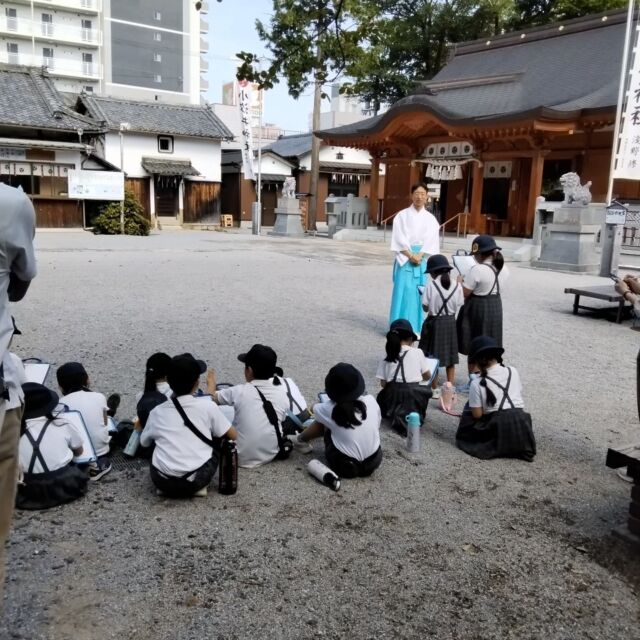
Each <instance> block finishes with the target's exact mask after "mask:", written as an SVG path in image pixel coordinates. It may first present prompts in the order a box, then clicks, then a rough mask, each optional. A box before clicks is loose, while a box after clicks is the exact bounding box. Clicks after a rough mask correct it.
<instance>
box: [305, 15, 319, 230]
mask: <svg viewBox="0 0 640 640" xmlns="http://www.w3.org/2000/svg"><path fill="white" fill-rule="evenodd" d="M321 27H322V23H321V21H320V20H318V24H317V29H318V33H319V32H320V29H321ZM321 65H322V50H321V49H320V41H319V38H318V42H317V44H316V70H315V79H314V91H313V116H312V118H311V183H310V186H309V191H310V192H311V196H310V197H309V211H308V212H307V215H308V218H307V220H308V227H309V229H308V230H309V231H315V230H316V211H317V207H318V183H319V182H320V138H318V137H317V136H316V135H315V132H316V131H317V130H318V129H319V128H320V109H321V107H322V77H321V74H320V68H321Z"/></svg>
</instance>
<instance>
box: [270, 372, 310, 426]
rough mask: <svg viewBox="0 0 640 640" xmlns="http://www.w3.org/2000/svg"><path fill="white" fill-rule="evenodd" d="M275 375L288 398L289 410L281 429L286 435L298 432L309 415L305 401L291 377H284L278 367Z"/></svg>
mask: <svg viewBox="0 0 640 640" xmlns="http://www.w3.org/2000/svg"><path fill="white" fill-rule="evenodd" d="M276 375H277V376H279V377H280V379H281V380H282V382H283V383H284V386H285V389H286V391H287V398H289V411H287V417H286V418H285V420H284V422H283V423H282V429H283V431H284V434H285V435H286V436H290V435H292V434H294V433H299V432H300V431H302V429H303V428H304V427H303V426H302V425H303V424H304V423H305V422H306V421H307V420H308V419H309V418H310V417H311V413H309V409H308V408H307V401H306V400H305V399H304V396H303V395H302V392H301V391H300V389H299V388H298V385H297V384H296V383H295V382H294V381H293V380H292V379H291V378H285V377H284V372H283V371H282V369H281V368H280V367H276Z"/></svg>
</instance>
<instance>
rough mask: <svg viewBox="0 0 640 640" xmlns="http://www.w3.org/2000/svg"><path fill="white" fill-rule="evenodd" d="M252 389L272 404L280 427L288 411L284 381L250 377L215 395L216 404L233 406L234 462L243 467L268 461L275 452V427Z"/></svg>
mask: <svg viewBox="0 0 640 640" xmlns="http://www.w3.org/2000/svg"><path fill="white" fill-rule="evenodd" d="M256 388H257V389H260V391H261V392H262V393H263V394H264V397H265V398H266V399H267V400H269V402H271V404H272V405H273V408H274V409H275V411H276V415H277V416H278V423H279V425H278V426H279V428H280V429H281V427H280V425H281V424H282V421H283V420H284V419H285V417H286V415H287V411H288V410H289V398H288V397H287V392H286V388H285V386H284V384H279V385H274V384H273V381H272V380H252V381H251V382H247V383H245V384H238V385H235V386H233V387H229V388H228V389H221V390H220V391H218V392H217V394H216V395H217V398H218V402H219V403H220V404H222V405H225V404H226V405H232V406H233V409H234V411H235V416H234V419H233V424H234V426H235V428H236V430H237V432H238V440H237V445H238V464H239V465H240V466H241V467H247V468H253V467H258V466H260V465H261V464H265V463H267V462H271V461H272V460H273V459H274V458H275V457H276V455H277V453H278V437H277V435H276V431H275V428H274V427H273V425H272V424H271V423H270V422H269V419H268V418H267V414H266V413H265V410H264V406H263V404H262V400H261V399H260V395H259V394H258V392H257V390H256ZM280 433H282V430H281V431H280Z"/></svg>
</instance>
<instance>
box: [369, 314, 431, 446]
mask: <svg viewBox="0 0 640 640" xmlns="http://www.w3.org/2000/svg"><path fill="white" fill-rule="evenodd" d="M417 339H418V337H417V336H416V334H415V333H414V332H413V327H412V326H411V323H410V322H409V321H408V320H404V319H403V318H401V319H399V320H395V321H394V322H392V323H391V326H390V327H389V332H388V333H387V344H386V345H385V351H386V352H387V355H386V357H385V358H384V359H383V360H381V361H380V364H379V365H378V371H377V373H376V378H378V379H379V380H380V386H381V387H382V390H381V391H380V393H379V394H378V398H377V399H378V404H379V405H380V409H381V411H382V416H383V417H385V418H388V419H389V420H390V421H391V427H392V428H393V429H394V430H395V431H397V432H398V433H399V434H400V435H402V436H406V435H407V427H406V424H405V418H406V416H407V415H408V414H410V413H412V412H414V411H415V412H417V413H418V414H419V415H420V421H421V422H424V417H425V414H426V412H427V405H428V404H429V399H430V398H431V395H432V392H431V388H430V387H429V386H427V385H421V384H420V382H422V381H423V380H430V379H431V371H430V370H429V365H428V364H427V359H426V357H425V355H424V353H423V352H422V351H421V350H420V349H418V348H417V347H414V346H413V343H414V342H415V341H416V340H417Z"/></svg>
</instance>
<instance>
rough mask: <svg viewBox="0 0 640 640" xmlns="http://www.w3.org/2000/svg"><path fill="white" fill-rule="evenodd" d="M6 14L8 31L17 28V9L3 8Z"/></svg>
mask: <svg viewBox="0 0 640 640" xmlns="http://www.w3.org/2000/svg"><path fill="white" fill-rule="evenodd" d="M4 11H5V14H6V16H7V29H8V30H9V31H17V30H18V10H17V9H12V8H10V7H7V8H6V9H5V10H4Z"/></svg>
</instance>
